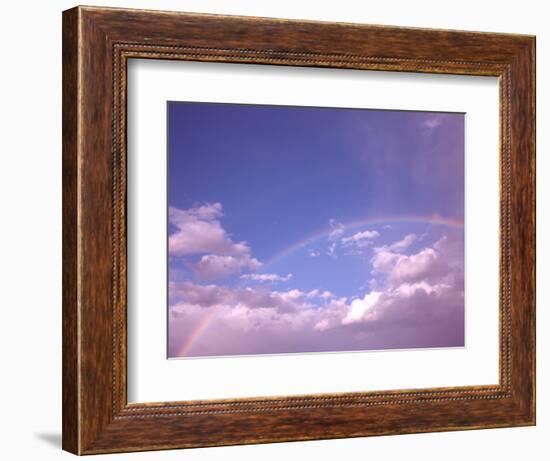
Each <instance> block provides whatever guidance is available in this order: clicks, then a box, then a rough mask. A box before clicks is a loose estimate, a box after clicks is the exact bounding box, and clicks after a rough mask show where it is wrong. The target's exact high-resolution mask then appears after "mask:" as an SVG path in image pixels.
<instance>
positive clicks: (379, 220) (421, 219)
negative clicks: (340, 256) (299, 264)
mask: <svg viewBox="0 0 550 461" xmlns="http://www.w3.org/2000/svg"><path fill="white" fill-rule="evenodd" d="M403 222H407V223H421V224H431V225H438V226H446V227H451V228H457V229H461V228H463V227H464V220H463V219H457V218H444V217H442V216H439V215H437V214H435V215H431V216H407V215H402V216H378V217H371V218H364V219H358V220H353V221H347V222H345V223H342V225H343V230H344V231H349V230H354V229H357V228H360V227H365V226H368V225H376V224H395V223H403ZM333 230H334V228H333V227H331V226H325V227H323V228H322V229H319V230H317V231H316V232H313V233H311V234H309V235H308V236H306V237H305V238H303V239H301V240H299V241H297V242H294V243H292V244H291V245H289V246H287V247H285V248H284V249H283V250H281V251H280V252H278V253H276V254H275V255H273V256H272V257H271V258H269V259H268V260H267V261H265V262H264V264H263V265H262V270H265V269H266V268H268V267H269V266H270V265H272V264H274V263H276V262H277V261H280V260H281V259H283V258H285V257H287V256H288V255H290V254H292V253H294V252H296V251H298V250H301V249H302V248H305V247H306V246H308V245H311V244H312V243H314V242H316V241H318V240H320V239H322V238H326V237H328V235H329V234H330V233H331V232H332V231H333ZM215 313H216V308H215V307H211V308H210V312H209V313H208V314H207V315H205V316H204V317H203V318H202V319H201V320H200V321H199V322H197V325H196V326H195V328H194V330H193V332H192V333H191V334H190V335H189V337H187V339H185V340H184V341H183V343H182V345H181V347H180V348H179V349H178V352H177V356H178V357H185V356H186V355H187V354H188V353H189V351H190V350H191V349H192V347H193V345H194V344H195V343H196V341H197V339H198V338H199V337H200V336H201V334H202V333H203V332H204V331H205V330H206V328H207V327H208V325H209V324H210V321H211V320H212V319H213V318H214V314H215Z"/></svg>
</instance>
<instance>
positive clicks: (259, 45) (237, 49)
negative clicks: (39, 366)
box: [63, 7, 535, 454]
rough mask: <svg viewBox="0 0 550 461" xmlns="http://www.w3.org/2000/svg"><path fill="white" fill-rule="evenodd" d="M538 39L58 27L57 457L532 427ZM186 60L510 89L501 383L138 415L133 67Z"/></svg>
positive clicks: (504, 121)
mask: <svg viewBox="0 0 550 461" xmlns="http://www.w3.org/2000/svg"><path fill="white" fill-rule="evenodd" d="M534 50H535V40H534V37H530V36H518V35H507V34H487V33H474V32H457V31H443V30H424V29H407V28H397V27H385V26H368V25H356V24H332V23H319V22H305V21H287V20H277V19H265V18H246V17H222V16H214V15H198V14H184V13H169V12H155V11H138V10H120V9H108V8H92V7H78V8H75V9H72V10H69V11H66V12H64V14H63V447H64V449H66V450H68V451H71V452H73V453H78V454H91V453H106V452H120V451H139V450H150V449H167V448H181V447H196V446H211V445H231V444H239V443H264V442H275V441H286V440H309V439H322V438H333V437H356V436H370V435H380V434H402V433H410V432H430V431H441V430H462V429H476V428H487V427H505V426H522V425H532V424H534V422H535V132H534V127H535V124H534V118H535V108H534V94H535V82H534V76H535V72H534V67H535V58H534V56H535V54H534ZM133 58H145V59H176V60H194V61H221V62H240V63H253V64H257V65H262V64H275V65H292V66H317V67H340V68H351V69H368V70H393V71H409V72H433V73H451V74H462V75H492V76H498V77H499V78H500V102H501V110H500V128H501V130H500V132H501V140H500V160H501V261H500V265H501V280H500V282H501V283H500V354H499V366H500V382H499V384H498V385H496V386H475V387H474V386H472V387H457V388H446V389H418V390H413V391H410V390H408V391H391V392H388V391H380V392H366V393H349V394H331V395H310V396H307V395H306V396H292V397H265V398H251V399H235V400H232V399H226V400H216V401H193V402H160V403H150V404H129V403H128V402H127V398H126V309H127V306H126V216H125V212H126V211H125V210H126V63H127V61H128V59H133Z"/></svg>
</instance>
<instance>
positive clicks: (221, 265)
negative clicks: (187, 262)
mask: <svg viewBox="0 0 550 461" xmlns="http://www.w3.org/2000/svg"><path fill="white" fill-rule="evenodd" d="M261 267H262V264H261V263H260V261H258V260H257V259H256V258H252V257H251V256H250V255H248V254H239V255H237V256H224V255H205V256H203V257H201V259H200V260H199V262H198V263H196V264H194V265H193V269H194V271H195V273H196V274H197V275H198V276H199V277H200V278H202V279H208V280H212V279H219V278H224V277H228V276H230V275H232V274H235V273H239V272H242V271H244V270H252V271H254V270H258V269H260V268H261Z"/></svg>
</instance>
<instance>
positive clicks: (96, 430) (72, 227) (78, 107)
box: [63, 7, 535, 454]
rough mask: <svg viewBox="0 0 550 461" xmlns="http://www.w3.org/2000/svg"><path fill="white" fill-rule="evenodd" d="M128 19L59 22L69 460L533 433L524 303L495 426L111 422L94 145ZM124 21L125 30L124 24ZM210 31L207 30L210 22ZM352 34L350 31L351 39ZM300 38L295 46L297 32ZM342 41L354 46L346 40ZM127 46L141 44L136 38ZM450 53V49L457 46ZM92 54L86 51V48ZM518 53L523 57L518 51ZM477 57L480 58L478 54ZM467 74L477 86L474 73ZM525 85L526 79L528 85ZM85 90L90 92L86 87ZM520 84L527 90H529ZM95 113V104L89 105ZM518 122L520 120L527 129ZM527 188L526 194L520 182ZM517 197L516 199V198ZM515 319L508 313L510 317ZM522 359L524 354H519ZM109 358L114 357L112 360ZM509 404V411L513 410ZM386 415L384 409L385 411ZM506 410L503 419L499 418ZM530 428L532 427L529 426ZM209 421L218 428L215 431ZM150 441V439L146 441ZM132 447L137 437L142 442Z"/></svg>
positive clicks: (103, 126) (79, 16)
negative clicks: (391, 437) (505, 397)
mask: <svg viewBox="0 0 550 461" xmlns="http://www.w3.org/2000/svg"><path fill="white" fill-rule="evenodd" d="M129 11H131V12H132V14H133V15H136V16H139V15H138V14H137V13H136V12H135V11H133V10H120V9H118V10H111V9H109V10H107V9H101V8H99V9H98V8H89V7H76V8H73V9H71V10H68V11H65V12H64V13H63V449H65V450H67V451H69V452H72V453H75V454H92V453H112V452H121V451H142V450H155V449H157V450H158V449H167V448H182V447H198V446H212V445H234V444H242V443H265V442H276V441H290V440H311V439H315V440H317V439H323V438H337V437H352V436H365V435H380V434H390V433H391V434H394V433H410V432H432V431H438V430H463V429H476V428H488V427H509V426H511V425H517V426H520V425H529V424H530V423H532V422H534V384H535V382H534V376H533V375H532V374H530V376H526V373H525V372H526V371H527V369H529V370H530V371H531V373H533V372H534V332H533V329H534V304H532V303H529V305H527V306H525V310H527V312H524V313H523V314H522V315H520V316H519V317H520V319H519V321H518V322H515V326H516V327H518V329H520V332H521V336H522V337H523V338H524V339H528V341H527V343H529V344H526V345H525V348H521V349H520V350H521V358H517V361H516V363H515V365H516V367H515V369H516V373H518V375H519V376H521V380H522V386H520V387H519V388H518V391H520V392H519V394H520V395H523V398H519V399H515V402H514V401H512V400H509V401H508V403H509V405H508V406H507V408H506V409H507V410H508V411H509V412H510V414H509V418H508V419H505V415H504V414H502V413H501V414H499V415H496V416H495V418H493V420H491V421H484V420H483V419H481V420H479V421H477V420H478V419H479V418H477V419H476V418H474V419H476V421H477V423H476V422H475V421H470V420H468V419H461V418H455V419H456V421H454V422H453V423H452V424H449V425H447V424H445V427H435V426H434V425H433V424H432V425H429V424H428V425H423V424H420V423H419V424H415V426H414V427H407V428H404V427H401V428H399V427H397V428H393V427H389V426H388V427H387V428H386V429H384V430H376V427H375V426H373V427H375V429H373V430H364V429H363V428H362V427H361V430H357V429H355V430H353V431H352V432H338V431H328V429H327V431H324V430H320V429H319V428H318V427H317V426H316V425H315V422H311V421H309V423H310V426H309V428H306V429H305V430H304V432H301V433H300V432H298V433H295V432H289V427H290V426H296V424H295V421H296V418H298V419H299V418H300V417H303V418H304V422H308V421H307V419H306V418H305V416H303V415H309V413H308V412H309V411H310V410H308V409H306V408H303V409H302V410H303V411H299V412H298V413H293V414H292V415H290V414H287V415H286V422H287V425H286V426H285V424H280V421H285V419H284V418H280V417H279V418H276V417H275V415H274V414H270V412H269V411H267V412H266V413H265V417H263V418H264V419H265V421H264V423H265V424H264V426H266V428H269V426H270V424H271V422H274V421H276V422H277V425H279V427H280V428H281V430H280V431H279V432H278V434H274V432H273V430H274V429H270V431H271V432H269V434H270V435H269V436H266V433H267V432H268V431H267V430H264V432H262V433H260V434H259V435H258V434H256V435H254V436H253V437H250V436H249V435H246V436H244V435H243V433H244V432H243V431H246V430H249V428H250V427H254V428H255V427H256V425H257V424H258V422H260V423H261V422H262V421H263V420H262V419H259V420H255V418H254V417H253V416H252V414H249V415H244V414H240V413H236V414H235V415H230V414H227V415H217V416H213V415H206V414H205V415H196V416H193V417H188V416H186V417H185V418H184V417H183V416H181V415H178V414H174V415H170V416H173V417H174V418H173V424H170V425H169V426H170V427H168V426H167V425H164V426H165V427H164V426H163V428H162V431H160V426H161V424H160V423H161V421H166V420H162V419H159V417H160V416H161V415H156V416H155V415H153V418H151V419H143V416H142V415H139V416H137V417H136V418H133V419H132V420H130V419H129V418H124V417H120V416H122V415H121V414H120V413H119V410H120V409H119V408H117V405H116V403H117V401H118V400H117V399H115V397H112V394H111V390H112V389H111V388H109V390H108V391H109V392H107V383H108V382H111V387H112V388H115V384H116V383H117V381H116V380H114V376H115V375H116V374H112V373H110V372H109V373H107V371H106V370H107V368H108V367H107V365H108V364H107V356H110V355H111V354H110V353H111V352H112V351H111V349H113V350H115V344H114V343H110V342H109V341H108V340H107V338H111V337H112V336H113V335H112V334H111V333H113V332H114V330H115V329H116V328H115V326H114V325H113V324H112V323H110V322H111V317H109V315H108V312H109V305H110V304H109V301H108V299H107V298H108V295H109V294H112V293H111V292H110V290H111V287H110V285H109V286H108V283H107V282H108V278H109V276H110V275H112V272H113V271H115V274H116V270H117V269H116V267H115V268H114V269H112V268H111V266H109V267H108V265H107V259H106V258H105V255H106V253H107V247H106V246H105V244H104V242H106V241H108V240H109V238H110V237H111V238H112V228H111V227H110V226H109V225H108V224H111V219H112V217H111V216H108V215H107V212H106V211H105V210H104V209H103V208H102V205H101V203H105V202H102V200H103V201H105V200H107V197H109V199H111V195H110V192H111V191H112V190H113V189H112V187H109V191H107V186H113V181H116V178H112V177H111V172H110V171H108V170H107V167H106V161H105V160H106V158H107V157H105V155H106V152H107V150H108V147H109V146H108V145H107V144H108V143H107V141H106V140H105V139H104V133H105V132H106V131H108V129H109V128H108V125H109V126H111V127H112V125H110V123H111V121H107V118H108V116H109V114H111V112H110V109H109V108H108V107H107V99H109V100H110V99H111V97H112V96H113V95H112V94H111V91H114V90H113V89H111V88H110V87H109V84H110V82H109V81H108V80H109V78H108V75H110V71H109V70H108V69H111V68H112V64H113V63H112V62H111V59H112V58H111V55H110V54H109V53H110V51H111V48H112V46H113V44H116V43H117V41H118V40H120V38H121V35H122V36H124V34H130V33H129V32H128V31H129V30H130V29H129V28H125V26H124V25H121V24H124V23H126V24H128V23H131V21H130V20H128V18H126V16H128V15H130V14H129ZM142 14H144V13H142ZM130 16H131V15H130ZM151 16H152V14H151ZM166 16H167V17H171V16H172V13H169V14H166ZM174 16H175V14H174ZM197 16H198V15H189V16H185V15H182V16H180V15H178V19H179V18H187V19H186V21H188V22H190V23H191V26H193V25H194V24H193V23H194V22H195V21H196V20H197V19H198V18H197ZM200 17H201V18H202V17H204V16H200ZM210 18H212V17H210ZM219 18H222V17H221V16H220V17H219ZM123 19H127V20H126V21H123ZM130 19H132V18H130ZM141 19H143V18H141ZM163 20H164V18H163ZM210 20H211V21H214V20H213V19H210ZM224 20H227V21H230V24H229V25H230V26H231V27H230V28H229V30H230V32H231V31H232V32H233V33H234V36H232V38H231V37H230V39H227V41H228V42H229V41H230V40H233V41H235V42H236V43H237V44H239V43H240V42H241V37H240V29H239V27H243V25H242V24H241V23H242V22H244V20H243V19H242V18H240V19H238V18H235V17H225V19H224ZM178 22H179V21H178ZM266 22H269V23H270V24H271V25H274V24H279V23H278V22H276V20H267V19H266ZM285 23H286V21H285ZM140 24H141V29H145V31H144V32H143V31H142V30H141V29H139V30H138V31H137V32H135V33H133V34H134V35H136V34H137V33H149V29H150V28H148V26H144V24H145V22H144V21H142V22H141V23H140ZM292 24H293V25H294V26H293V27H296V28H297V27H298V26H304V27H306V26H307V27H306V29H307V28H312V29H315V28H317V27H327V28H328V27H330V23H326V24H327V25H326V26H325V25H321V23H319V24H318V25H315V23H302V22H299V21H288V26H289V27H290V26H291V25H292ZM360 27H361V26H357V28H355V27H354V29H359V28H360ZM367 27H368V26H365V29H364V30H367ZM246 28H248V24H246ZM180 29H181V28H176V29H173V34H174V36H173V37H172V38H173V40H174V41H175V42H176V43H177V42H178V41H180V40H182V39H181V37H180V35H179V34H180ZM376 31H377V32H376V34H378V35H379V34H380V29H378V28H376ZM409 32H410V33H411V34H419V33H420V31H413V30H411V31H409ZM213 33H214V32H213ZM433 33H435V32H432V34H433ZM300 34H302V35H303V31H302V32H300ZM438 34H440V35H441V36H443V37H444V38H445V37H447V48H448V47H449V46H457V45H456V44H455V43H454V42H455V40H454V39H453V40H451V39H452V38H453V37H454V38H456V39H458V38H460V37H458V36H457V37H455V35H456V34H454V33H453V32H451V31H448V32H444V31H442V32H440V33H439V32H438ZM130 35H131V34H130ZM253 35H254V34H253ZM353 35H354V36H355V35H360V34H359V33H358V32H357V33H356V32H354V34H353ZM224 37H225V35H224ZM258 37H259V39H264V40H266V41H267V42H268V43H270V40H271V39H270V38H269V37H268V38H265V37H264V36H262V35H261V34H259V35H258ZM449 37H450V38H449ZM138 38H142V37H139V36H138ZM153 38H154V37H153ZM207 38H208V37H207ZM299 38H300V37H299ZM356 38H357V37H356ZM359 38H361V37H359ZM485 38H486V40H487V41H488V42H490V43H489V45H491V46H495V47H497V50H499V49H500V50H502V49H503V48H502V47H503V46H504V45H505V43H493V42H494V41H495V40H496V37H495V36H494V35H489V34H488V35H485ZM498 38H499V40H500V39H501V38H502V40H503V41H504V42H507V43H508V45H509V48H507V49H508V51H507V52H506V53H504V51H503V52H502V55H501V57H500V58H499V59H502V60H504V59H506V60H507V61H508V62H510V61H511V60H516V59H517V57H518V55H517V54H514V55H510V54H508V53H512V52H513V53H518V52H520V51H519V48H522V50H521V54H522V56H523V59H524V60H523V66H525V64H526V62H527V63H528V69H527V71H528V72H530V71H533V69H534V40H532V41H529V39H527V40H526V39H525V37H521V38H518V37H509V36H506V35H503V36H498ZM197 40H198V39H197ZM197 40H195V39H193V40H192V44H194V43H195V42H196V43H197V44H198V45H200V46H202V43H201V41H200V40H198V41H197ZM222 42H223V40H222ZM458 42H459V43H460V40H459V41H458ZM160 43H161V44H164V45H166V42H165V40H164V39H161V40H160ZM361 43H362V42H361ZM91 44H93V46H92V47H91V48H89V45H91ZM229 45H230V47H233V46H234V44H233V43H230V44H229ZM229 45H228V46H229ZM466 45H468V46H470V47H471V48H472V50H477V51H475V52H474V51H472V54H473V55H475V54H476V53H477V54H478V55H479V54H480V53H481V52H480V51H479V50H478V45H477V43H476V41H475V40H474V41H473V42H472V40H470V38H469V39H468V40H467V41H466ZM525 45H528V46H525ZM320 46H321V45H320ZM323 46H326V47H328V45H326V44H325V45H322V46H321V51H323V50H322V47H323ZM360 46H361V47H362V46H363V45H359V44H358V45H356V47H360ZM331 47H332V44H331ZM476 47H477V48H476ZM367 48H368V47H367ZM466 48H468V47H466ZM329 49H331V48H329ZM358 49H359V48H358ZM361 49H362V48H361ZM458 49H460V48H458ZM528 49H529V51H527V50H528ZM466 51H467V50H466ZM294 52H296V51H294ZM483 53H486V52H485V51H483ZM462 54H464V53H462ZM525 54H528V56H525ZM484 56H485V55H484V54H482V55H481V58H482V59H486V58H484ZM460 57H461V54H460V53H459V58H460ZM474 57H475V56H474ZM209 59H210V56H209ZM422 59H424V58H423V56H422V53H421V55H420V58H419V60H422ZM516 62H517V61H516ZM495 64H496V61H495ZM401 66H403V64H398V67H401ZM526 67H527V66H526ZM524 68H525V67H524ZM403 69H404V67H403ZM398 70H399V69H398ZM103 71H105V72H103ZM444 73H445V72H444ZM475 74H476V75H477V73H475ZM532 78H533V79H534V75H533V76H532ZM92 83H93V85H92V86H93V87H94V88H92V87H90V86H89V85H91V84H92ZM529 84H530V85H532V87H529ZM527 85H528V88H527V92H525V88H524V89H523V91H522V95H523V96H524V97H525V95H526V94H527V100H528V101H529V102H531V103H532V107H529V110H528V111H527V112H528V114H527V115H528V116H527V118H528V120H527V122H526V124H527V128H525V125H522V124H520V126H522V127H523V128H524V129H525V131H523V135H527V138H526V139H524V143H528V144H529V148H528V149H527V150H526V156H525V157H527V158H525V157H524V158H523V159H522V160H521V161H520V162H519V163H520V164H521V165H525V164H526V163H528V164H529V172H528V173H527V175H526V176H527V177H526V176H525V175H524V176H522V178H521V184H522V185H526V189H527V190H526V192H527V197H526V200H525V201H524V202H523V204H524V205H526V206H525V208H523V211H524V213H526V214H527V213H530V214H532V213H534V189H533V186H532V184H531V181H532V180H534V174H535V165H534V125H530V124H531V123H533V121H534V100H530V98H534V80H533V81H529V82H528V84H527ZM115 93H116V92H115ZM102 95H103V96H102ZM97 101H99V102H100V103H101V104H99V105H98V104H95V102H97ZM529 113H530V115H531V118H529ZM516 126H517V125H516ZM93 133H96V134H97V133H100V135H99V136H98V139H92V138H89V136H90V135H91V134H93ZM84 135H86V137H84ZM523 146H525V144H523ZM518 166H519V165H518ZM524 172H525V171H524ZM527 178H530V179H527ZM526 179H527V183H526V182H525V180H526ZM116 186H117V183H116V182H115V183H114V187H115V188H116ZM523 197H524V198H525V195H524V196H523ZM90 198H96V199H97V202H96V201H94V200H90ZM513 214H514V213H512V215H513ZM528 222H529V224H534V215H533V216H532V217H530V219H528ZM115 223H116V221H115ZM108 228H110V229H111V231H109V229H108ZM109 232H111V234H109ZM533 237H534V230H532V231H528V232H527V240H528V241H527V242H526V246H527V247H529V248H530V249H532V250H533V253H532V254H531V253H530V254H529V255H528V256H527V262H531V261H532V259H531V258H533V259H534V256H533V255H534V242H533V241H531V240H530V239H531V238H533ZM96 246H100V250H98V251H96V249H95V247H96ZM524 261H525V259H524ZM524 269H527V268H524ZM531 277H534V266H533V267H531V268H529V270H527V271H526V273H525V274H524V275H523V276H522V277H521V279H522V280H527V281H528V282H529V283H527V285H528V287H526V288H524V290H529V289H530V288H531V287H533V289H534V279H531ZM115 295H116V292H115ZM111 299H112V297H111ZM530 300H531V301H533V303H534V293H531V297H530ZM517 312H518V313H519V311H517ZM96 327H97V328H96ZM526 349H528V351H527V352H526ZM113 357H115V356H114V355H113ZM109 369H110V368H109ZM112 378H113V380H112ZM522 389H527V390H528V391H529V390H531V391H532V392H530V393H529V392H528V394H527V396H525V395H524V394H521V390H522ZM453 400H455V399H454V398H451V399H449V402H448V403H447V404H445V405H443V404H442V405H439V403H434V402H429V401H426V404H427V405H428V406H430V407H432V408H433V410H434V411H435V410H437V409H439V411H440V414H443V413H444V412H445V411H446V409H447V408H450V409H451V410H452V409H453V408H455V407H456V406H457V405H455V402H452V401H453ZM456 400H458V399H456ZM490 402H491V401H490V400H479V402H477V403H479V405H478V404H477V403H473V402H463V403H464V405H466V406H468V407H469V408H470V409H471V416H477V415H478V413H483V411H484V409H487V408H489V406H490V405H489V403H490ZM123 403H124V402H123ZM517 404H519V405H518V406H514V405H517ZM453 405H454V406H453ZM526 406H529V407H530V408H531V409H532V413H531V414H529V413H526V412H525V407H526ZM401 407H403V410H402V412H403V413H404V412H413V408H412V407H411V408H408V405H405V406H403V405H401V406H400V407H399V408H397V409H396V410H395V412H397V411H398V410H400V411H401ZM391 409H392V408H391V407H389V410H391ZM506 409H505V408H502V410H503V411H504V410H506ZM343 411H344V410H343V409H341V410H337V411H334V410H331V409H324V408H317V409H315V414H316V415H317V414H318V415H319V418H321V417H322V418H323V420H325V421H328V420H330V418H332V421H334V422H337V421H342V422H344V421H345V422H346V423H345V426H346V428H347V427H349V428H350V429H349V430H351V429H353V425H352V424H351V423H350V424H347V420H346V419H344V418H343V417H342V415H341V414H340V413H342V412H343ZM378 413H380V412H378ZM378 413H377V414H378ZM257 414H259V413H257ZM282 414H283V416H284V415H285V414H284V413H282ZM407 414H408V413H407ZM300 415H301V416H300ZM365 415H367V413H366V411H362V412H359V410H357V411H355V413H354V418H355V427H360V426H361V425H362V421H361V418H363V417H364V416H365ZM397 416H399V414H397ZM397 416H396V417H397ZM422 416H424V415H422ZM481 416H483V415H481ZM497 416H498V418H497ZM530 416H532V417H533V420H531V418H530ZM442 417H443V416H442ZM308 418H309V416H308ZM443 419H444V418H443ZM216 421H217V422H218V423H217V424H214V423H216ZM445 421H447V420H445ZM138 422H139V424H138ZM195 423H197V426H196V427H197V428H198V431H199V434H197V433H196V431H195V435H196V436H193V437H187V438H186V440H182V441H180V442H176V443H172V441H170V443H156V442H157V441H158V440H157V441H155V442H152V441H149V442H147V440H146V439H147V438H148V437H149V439H150V438H151V436H156V435H158V434H159V433H160V435H161V436H163V437H164V436H166V437H168V436H169V435H170V434H172V433H174V432H175V431H176V432H177V431H178V430H179V431H182V432H181V435H182V436H183V434H185V435H186V436H187V435H188V434H189V429H191V432H193V428H194V425H195ZM222 423H223V424H222ZM220 424H221V426H220ZM426 424H427V423H426ZM235 426H238V427H235ZM220 428H222V433H220ZM266 428H264V429H266ZM154 429H159V430H157V431H156V433H155V430H154ZM213 429H216V431H215V432H211V431H212V430H213ZM140 431H141V434H140ZM203 431H206V432H203ZM216 432H218V434H216ZM206 434H210V436H212V437H213V438H212V439H209V440H206V439H205V437H206ZM178 435H179V434H178ZM199 436H200V437H199ZM218 436H219V437H218ZM141 437H144V438H145V440H144V439H142V438H141ZM161 438H162V437H161ZM152 440H153V439H152Z"/></svg>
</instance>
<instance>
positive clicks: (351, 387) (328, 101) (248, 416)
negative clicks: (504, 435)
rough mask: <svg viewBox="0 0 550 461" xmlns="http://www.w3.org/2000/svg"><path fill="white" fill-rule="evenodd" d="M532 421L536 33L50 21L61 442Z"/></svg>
mask: <svg viewBox="0 0 550 461" xmlns="http://www.w3.org/2000/svg"><path fill="white" fill-rule="evenodd" d="M534 424H535V38H534V37H532V36H523V35H511V34H495V33H480V32H463V31H443V30H429V29H412V28H399V27H387V26H373V25H358V24H333V23H321V22H306V21H290V20H280V19H266V18H250V17H236V16H235V17H227V16H216V15H201V14H187V13H175V12H160V11H143V10H126V9H111V8H95V7H77V8H73V9H71V10H68V11H65V12H64V13H63V448H64V449H65V450H67V451H70V452H72V453H75V454H94V453H110V452H125V451H140V450H157V449H169V448H185V447H205V446H214V445H232V444H244V443H266V442H277V441H290V440H311V439H325V438H337V437H358V436H371V435H383V434H404V433H412V432H431V431H444V430H465V429H480V428H493V427H510V426H526V425H534Z"/></svg>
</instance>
